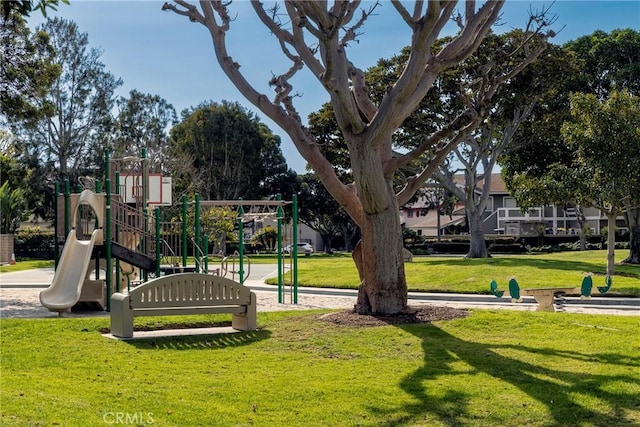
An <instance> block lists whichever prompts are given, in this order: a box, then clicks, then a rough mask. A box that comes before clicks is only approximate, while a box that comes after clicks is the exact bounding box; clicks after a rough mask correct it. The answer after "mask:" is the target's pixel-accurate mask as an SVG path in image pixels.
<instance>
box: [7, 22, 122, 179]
mask: <svg viewBox="0 0 640 427" xmlns="http://www.w3.org/2000/svg"><path fill="white" fill-rule="evenodd" d="M37 31H44V32H46V33H47V34H49V37H50V42H51V45H52V46H53V48H54V52H55V53H54V56H53V58H52V60H53V62H55V63H56V64H59V65H60V67H61V75H60V76H59V77H58V78H57V79H56V80H55V81H54V83H53V85H52V87H51V89H50V90H49V91H48V92H47V93H46V94H45V95H44V96H42V97H41V98H40V99H39V100H38V102H39V103H40V104H41V105H44V104H47V103H48V104H50V105H53V106H54V109H53V111H50V112H49V113H48V114H47V115H46V117H44V118H42V119H40V120H37V121H36V123H35V126H33V127H30V126H24V123H17V126H19V127H20V134H21V136H23V137H24V139H25V140H26V141H27V142H28V144H29V152H30V153H31V154H34V155H37V156H38V158H40V159H42V161H44V162H45V164H47V165H50V166H51V172H50V178H51V179H55V178H57V179H59V180H62V179H64V178H71V179H75V178H76V177H77V176H79V175H82V174H83V173H86V171H87V170H94V169H96V168H99V167H100V166H101V165H102V162H101V161H100V159H102V156H103V149H104V147H105V144H106V141H105V135H106V134H107V132H108V130H110V126H111V121H112V117H111V110H112V108H113V106H114V103H115V95H114V91H115V89H116V88H117V87H118V86H119V85H120V84H122V81H121V80H120V79H116V78H115V77H114V76H113V75H112V74H111V73H109V72H108V71H106V70H105V65H104V64H103V63H102V62H101V61H100V55H101V52H100V51H99V50H98V49H96V48H91V47H90V46H89V39H88V36H87V33H82V32H80V31H79V29H78V26H77V25H76V24H75V23H74V22H72V21H68V20H65V19H61V18H57V17H56V18H54V19H49V20H48V21H47V22H46V23H45V24H44V25H42V26H40V27H38V30H37ZM20 125H22V126H20Z"/></svg>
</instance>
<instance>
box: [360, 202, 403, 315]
mask: <svg viewBox="0 0 640 427" xmlns="http://www.w3.org/2000/svg"><path fill="white" fill-rule="evenodd" d="M361 231H362V240H361V241H360V242H359V243H358V244H357V245H356V249H355V250H354V251H353V255H352V256H353V260H354V261H355V263H356V266H357V268H358V273H359V274H360V280H361V283H360V288H359V290H358V300H357V302H356V306H355V310H356V312H357V313H358V314H398V313H402V312H404V311H406V309H407V282H406V278H405V273H404V261H403V259H402V232H401V231H400V220H399V217H398V211H397V210H394V209H393V208H389V209H387V210H385V211H383V212H381V213H378V214H373V215H365V218H364V221H363V224H362V225H361Z"/></svg>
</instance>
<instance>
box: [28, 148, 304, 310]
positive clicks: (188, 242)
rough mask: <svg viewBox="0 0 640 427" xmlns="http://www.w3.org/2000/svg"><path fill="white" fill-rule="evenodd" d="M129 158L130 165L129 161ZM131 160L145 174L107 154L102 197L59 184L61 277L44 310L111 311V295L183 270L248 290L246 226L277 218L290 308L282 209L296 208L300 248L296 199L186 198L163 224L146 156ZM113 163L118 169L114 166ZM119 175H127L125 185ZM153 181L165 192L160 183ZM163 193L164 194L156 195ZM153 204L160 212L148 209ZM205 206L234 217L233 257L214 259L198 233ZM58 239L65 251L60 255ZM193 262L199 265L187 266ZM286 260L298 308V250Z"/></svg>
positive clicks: (91, 189)
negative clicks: (175, 216)
mask: <svg viewBox="0 0 640 427" xmlns="http://www.w3.org/2000/svg"><path fill="white" fill-rule="evenodd" d="M125 160H126V161H127V162H131V161H132V158H127V159H125ZM133 160H134V161H137V162H139V164H140V165H141V169H142V170H141V171H140V170H134V171H131V170H129V171H122V170H121V169H119V168H118V166H119V165H118V159H115V160H111V159H110V158H109V153H107V154H106V156H105V176H106V179H105V180H104V191H101V190H102V188H101V182H100V181H98V180H95V181H94V180H87V181H88V184H87V183H86V182H85V183H84V187H85V188H84V189H82V191H79V192H78V193H71V191H70V184H69V182H68V180H67V181H65V183H64V193H63V194H60V191H59V184H58V183H56V186H55V191H56V194H57V199H58V202H57V204H56V218H57V220H56V223H55V229H56V231H55V234H56V239H55V248H54V253H55V261H56V272H55V275H54V279H53V282H52V284H51V286H50V287H49V288H47V289H45V290H44V291H42V292H41V294H40V302H41V303H42V305H43V306H44V307H46V308H48V309H49V310H50V311H54V312H58V313H59V315H62V313H63V312H65V311H67V310H69V309H71V308H72V307H74V306H75V305H76V304H78V303H90V304H91V305H94V306H96V305H97V306H98V307H99V308H100V309H102V310H104V309H106V310H107V311H110V310H111V307H110V304H111V299H110V297H111V295H113V294H114V293H116V292H129V291H130V290H131V288H132V286H134V285H140V284H141V283H145V282H147V281H149V279H151V278H159V277H161V276H165V275H173V274H176V273H185V272H192V273H199V274H202V275H218V276H221V277H225V276H227V275H229V276H231V280H233V281H237V282H238V283H239V284H240V285H243V284H244V282H245V280H246V278H247V277H248V275H249V274H250V260H249V258H248V257H247V256H246V255H245V253H244V252H245V250H244V230H243V225H244V223H245V221H247V219H248V218H250V219H253V218H256V217H265V216H272V217H275V218H276V219H277V225H278V241H277V244H278V247H277V250H278V302H280V303H284V302H285V290H286V288H285V279H284V278H285V274H284V273H285V262H286V259H285V258H286V257H285V256H284V254H283V253H282V247H283V242H282V236H283V231H282V230H283V220H284V219H285V216H284V206H285V205H287V204H291V205H292V209H293V221H292V227H293V233H292V236H293V239H294V242H293V243H294V244H295V243H297V242H296V241H295V240H297V239H296V236H297V232H296V227H297V201H296V199H295V196H294V199H293V201H291V202H286V201H282V200H281V199H280V197H278V200H271V201H262V200H259V201H250V200H248V201H244V200H237V201H204V202H202V201H200V198H199V195H197V194H196V196H195V201H194V202H192V203H188V202H187V199H186V196H183V197H182V209H181V215H180V219H179V220H173V221H163V220H162V215H161V208H160V206H158V205H160V204H161V203H160V202H159V201H158V200H157V198H156V199H155V200H154V201H152V202H150V201H149V200H148V198H147V195H148V194H151V193H152V191H149V189H148V188H147V186H148V183H149V180H148V179H147V175H148V174H147V171H146V169H147V168H146V155H145V152H144V150H143V152H142V157H141V158H140V159H137V158H136V159H133ZM113 165H115V167H113V168H112V166H113ZM121 174H124V179H123V176H121ZM160 178H161V177H160ZM156 181H157V182H162V185H163V186H165V180H164V179H163V178H161V179H160V180H156ZM127 182H129V184H127ZM87 187H88V188H87ZM79 190H80V189H79ZM164 192H165V195H166V191H164ZM156 193H158V191H157V188H156ZM162 193H163V190H160V191H159V194H161V195H162ZM154 204H155V205H156V206H155V207H154V208H153V209H151V208H152V207H153V205H154ZM164 204H165V205H166V203H164ZM203 206H204V207H205V208H206V207H213V206H218V207H224V209H226V210H228V211H230V212H232V214H233V219H234V221H235V224H236V227H237V229H238V249H237V251H234V253H233V254H231V255H226V254H224V253H216V254H210V253H209V247H210V245H209V241H208V236H207V235H206V234H204V233H202V231H201V228H202V225H201V221H200V211H201V208H202V207H203ZM189 209H192V211H191V213H193V212H195V213H194V215H193V217H194V219H195V220H194V221H192V223H194V225H193V226H192V228H193V229H194V230H193V232H190V231H191V230H189V227H188V225H187V217H188V210H189ZM190 236H191V237H190ZM63 239H64V240H63ZM61 241H63V246H62V247H63V250H62V253H61V254H60V247H61V243H62V242H61ZM190 248H191V249H192V253H191V257H190V256H189V249H190ZM210 258H211V259H214V260H217V261H219V264H218V266H212V265H211V263H210ZM191 260H193V261H194V262H195V265H188V261H191ZM289 260H290V269H291V281H290V282H289V285H290V286H289V290H290V293H291V302H292V303H293V304H297V302H298V297H297V292H298V289H297V288H298V286H297V253H295V252H294V253H293V254H292V255H291V256H290V258H289ZM203 279H204V278H203Z"/></svg>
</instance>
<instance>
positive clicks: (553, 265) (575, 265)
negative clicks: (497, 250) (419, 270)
mask: <svg viewBox="0 0 640 427" xmlns="http://www.w3.org/2000/svg"><path fill="white" fill-rule="evenodd" d="M422 263H423V264H425V265H427V266H438V265H445V266H450V267H465V266H481V265H491V266H495V267H501V268H502V267H504V268H509V267H518V268H523V267H524V268H532V269H548V270H565V271H575V272H577V273H580V274H582V273H584V272H591V273H597V274H603V275H604V274H606V265H601V266H600V265H595V264H593V263H589V262H583V261H573V260H566V259H563V260H555V259H541V258H540V257H536V256H527V257H525V256H522V257H503V258H498V257H496V258H482V259H478V258H475V259H466V258H447V259H432V260H430V259H429V258H425V260H424V262H422ZM614 275H620V276H626V277H637V278H638V279H640V269H638V268H637V266H635V265H631V264H616V268H615V274H614ZM579 277H581V276H579Z"/></svg>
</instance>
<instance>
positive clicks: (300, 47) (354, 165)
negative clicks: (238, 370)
mask: <svg viewBox="0 0 640 427" xmlns="http://www.w3.org/2000/svg"><path fill="white" fill-rule="evenodd" d="M361 4H362V3H361V2H360V1H341V2H313V1H307V2H303V1H284V2H276V3H275V5H273V4H270V5H269V6H265V4H264V3H261V2H258V1H254V2H252V3H251V5H252V6H253V10H254V11H255V13H256V14H257V16H258V17H259V19H260V20H261V22H262V23H263V24H264V25H265V26H266V27H267V28H268V30H269V31H270V33H271V34H272V35H273V36H274V37H275V38H276V42H277V43H278V44H279V46H280V47H281V48H282V53H283V55H284V59H285V61H287V64H288V65H286V66H285V68H288V69H287V70H286V71H285V72H283V73H281V74H279V75H275V76H273V77H272V78H271V79H270V82H269V83H270V85H271V86H272V87H274V90H275V95H274V96H273V97H270V96H267V95H266V94H263V93H261V92H260V91H259V90H257V87H258V86H257V85H252V84H251V82H250V81H249V79H248V76H246V75H244V74H243V72H242V71H241V67H240V64H238V63H237V62H235V61H234V59H233V57H232V56H231V53H230V52H229V51H228V49H227V47H228V46H227V44H226V40H227V37H226V36H227V33H228V31H229V30H230V28H231V27H232V26H233V23H234V21H233V18H232V17H233V11H232V10H230V4H229V3H226V2H221V1H212V2H200V3H199V6H200V10H199V9H198V8H197V7H196V6H195V5H193V4H190V3H189V2H187V1H183V0H179V1H175V2H172V3H165V4H164V9H166V10H171V11H173V12H175V13H177V14H179V15H183V16H186V17H188V18H189V19H190V20H191V21H192V22H196V23H199V24H202V25H204V26H205V27H207V29H208V30H209V31H208V32H209V34H210V35H211V37H212V40H213V47H214V49H215V54H216V58H217V59H218V63H219V64H220V66H221V67H222V69H223V70H224V72H225V73H226V75H227V77H228V78H229V79H230V80H231V82H232V83H233V84H234V85H235V86H236V87H237V88H238V89H239V90H240V92H241V93H242V94H243V95H244V96H245V97H246V98H247V99H248V100H249V101H250V102H251V103H252V104H254V105H255V106H256V107H258V108H259V109H260V110H261V111H262V112H263V113H264V114H266V115H267V116H268V117H269V118H270V119H272V120H273V121H274V122H275V123H277V124H278V125H279V126H280V127H281V128H282V129H284V130H285V131H286V132H287V133H288V134H289V136H290V137H291V140H292V141H293V143H294V145H295V146H296V148H297V149H298V151H299V152H300V153H301V155H302V156H303V157H304V158H305V160H307V162H308V163H309V165H310V166H311V168H312V169H313V170H314V171H315V173H316V175H317V176H318V178H319V179H320V180H321V182H322V183H323V184H324V186H325V187H326V188H327V190H328V191H329V193H330V194H331V195H332V197H333V198H335V199H336V201H337V202H338V203H339V204H340V206H342V207H343V208H344V209H345V211H347V212H348V214H349V216H350V217H351V218H352V219H353V220H354V221H355V222H356V223H357V224H358V226H359V227H360V230H361V234H362V239H361V244H360V245H359V246H358V247H357V248H356V250H355V251H354V253H353V259H354V261H355V264H356V267H357V268H358V273H359V276H360V279H361V285H360V288H359V292H358V300H357V303H356V309H357V311H358V313H362V314H368V313H384V314H396V313H400V312H403V311H405V310H406V308H407V284H406V277H405V272H404V262H403V257H402V249H403V244H402V230H401V227H400V221H399V218H398V206H399V203H400V204H403V203H404V202H405V201H407V200H409V199H410V198H411V197H412V196H413V195H414V194H415V192H416V191H417V190H418V189H419V188H420V186H421V184H422V182H424V181H425V180H426V178H428V177H429V176H430V175H431V174H432V172H433V170H434V168H436V167H437V165H438V164H439V163H440V161H441V160H442V159H443V158H444V157H446V155H447V153H448V152H449V151H450V150H451V148H453V147H454V146H455V145H456V144H457V143H458V142H459V141H460V138H462V137H463V136H465V135H466V133H467V132H469V131H470V128H473V127H475V126H476V125H477V123H478V117H477V116H476V114H475V113H474V111H472V110H469V111H468V112H467V113H466V114H463V116H462V117H460V118H458V119H457V120H454V121H453V122H451V123H450V124H448V125H445V126H444V129H445V130H443V131H442V132H438V133H437V134H432V135H429V136H426V137H425V138H424V140H423V141H422V143H420V144H419V145H418V146H416V148H415V149H413V150H409V151H407V152H405V153H404V154H403V155H401V156H397V157H394V144H393V135H394V133H395V132H396V131H397V130H398V129H399V127H400V126H401V124H402V123H403V121H404V120H405V119H406V118H407V117H408V116H409V115H410V114H411V113H412V112H413V111H414V110H415V109H416V108H417V107H418V106H419V104H420V102H421V100H422V99H423V98H424V97H425V95H426V94H427V93H428V92H429V90H430V89H431V88H432V87H433V84H434V81H435V79H436V77H437V76H438V75H439V74H440V73H442V72H444V71H446V70H447V69H451V68H453V67H455V66H456V65H458V64H459V63H460V62H461V61H463V60H464V59H465V58H467V57H468V56H469V55H471V54H472V53H473V52H474V51H475V50H476V49H477V48H478V46H479V45H480V43H481V42H482V40H483V39H484V37H485V36H486V35H487V34H488V33H489V31H490V29H491V26H492V25H493V23H494V22H495V21H496V20H497V19H498V17H499V15H500V10H501V8H502V5H503V4H504V2H503V1H492V2H484V3H482V5H479V4H477V3H476V2H475V1H473V0H468V1H466V2H465V4H464V7H463V8H462V9H463V11H462V12H461V13H460V14H456V13H455V11H456V5H457V2H442V1H438V0H430V1H427V2H416V3H415V5H414V7H413V8H412V9H411V10H410V9H407V8H406V7H405V4H404V3H403V2H399V1H394V2H391V3H390V4H391V7H392V8H393V9H394V11H395V12H397V13H398V14H399V16H400V17H401V18H402V20H403V21H404V23H405V24H406V25H407V26H408V28H409V30H410V32H411V55H410V57H409V60H408V61H407V62H406V63H405V64H404V65H403V69H404V72H403V73H401V74H400V77H399V78H397V79H395V80H394V81H393V83H392V84H390V85H389V86H388V91H387V92H386V95H385V96H384V97H383V98H382V101H381V102H379V103H376V102H375V101H374V100H373V99H372V98H371V96H370V93H369V90H368V86H367V84H366V81H365V79H364V72H363V70H362V69H361V68H358V67H357V65H356V64H355V63H354V62H353V61H351V60H350V58H349V52H350V51H349V49H348V46H349V44H350V43H353V42H354V41H355V40H356V38H357V37H358V35H359V34H360V33H361V31H362V28H363V26H364V25H365V24H366V21H367V19H368V18H369V16H370V15H371V14H372V13H374V12H375V8H376V7H377V5H378V3H372V4H370V7H369V8H367V9H364V10H361V11H359V10H358V9H359V7H360V6H361ZM359 12H360V13H359ZM451 19H453V20H454V21H455V22H456V23H457V24H458V26H459V32H458V34H457V35H456V36H455V37H454V38H453V39H452V40H451V42H450V43H449V44H447V45H445V46H442V47H438V46H435V45H434V44H435V42H436V40H437V39H438V38H439V36H440V31H441V30H442V29H443V28H444V26H445V24H446V23H448V22H449V21H450V20H451ZM531 22H538V23H541V24H542V25H543V26H544V25H546V22H547V21H545V20H544V19H542V20H538V21H536V20H535V19H532V21H531ZM534 32H535V31H534ZM532 38H534V39H538V38H539V39H544V36H543V35H541V34H532ZM538 53H539V52H537V51H534V52H532V58H534V57H535V55H536V54H538ZM532 58H530V59H531V60H532ZM304 67H306V69H307V70H308V71H310V72H311V74H312V75H313V76H314V77H315V78H316V79H317V80H318V82H319V83H320V84H322V85H323V87H324V88H325V89H326V91H327V94H328V96H329V97H330V99H331V104H332V107H333V110H334V114H335V116H336V120H337V123H338V126H339V128H340V131H341V133H342V136H343V137H344V139H345V142H346V145H347V148H348V153H349V160H350V168H349V169H350V172H351V176H352V180H351V181H349V182H344V181H342V180H341V179H340V177H339V176H338V175H337V174H336V172H335V170H334V168H333V165H332V164H331V162H330V161H329V160H328V159H327V158H326V157H325V156H324V155H323V153H322V151H321V150H320V149H319V148H320V147H319V146H318V144H317V142H316V141H315V139H314V138H313V136H312V135H311V134H310V133H309V132H308V130H307V128H306V126H305V125H304V124H303V123H302V119H301V117H300V115H299V113H298V111H297V110H296V108H295V103H294V100H295V96H294V95H295V92H294V90H293V89H294V87H293V80H292V78H293V77H294V76H295V75H296V73H297V72H299V71H300V70H302V69H303V68H304ZM242 70H243V69H242ZM445 138H446V142H444V141H443V140H444V139H445ZM427 153H428V154H427ZM424 155H427V156H428V157H430V158H431V161H428V162H425V168H424V169H423V171H422V172H420V173H418V174H417V175H416V176H415V177H412V178H410V179H408V180H407V182H406V185H405V187H404V188H403V189H402V190H401V191H400V192H398V193H396V191H395V189H394V177H395V176H396V172H397V171H398V170H400V169H402V168H403V167H404V166H406V165H407V164H408V163H411V162H412V161H414V160H416V159H419V158H421V157H422V156H424Z"/></svg>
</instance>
